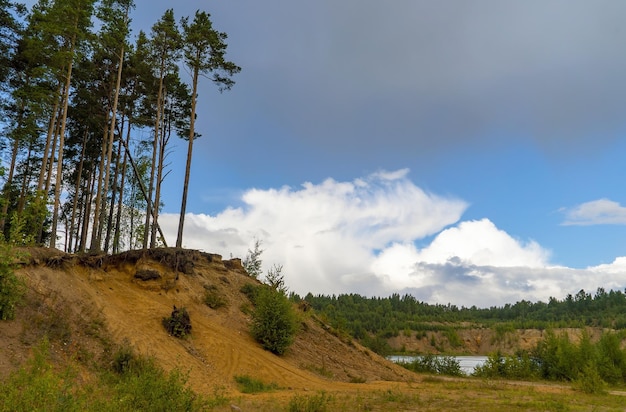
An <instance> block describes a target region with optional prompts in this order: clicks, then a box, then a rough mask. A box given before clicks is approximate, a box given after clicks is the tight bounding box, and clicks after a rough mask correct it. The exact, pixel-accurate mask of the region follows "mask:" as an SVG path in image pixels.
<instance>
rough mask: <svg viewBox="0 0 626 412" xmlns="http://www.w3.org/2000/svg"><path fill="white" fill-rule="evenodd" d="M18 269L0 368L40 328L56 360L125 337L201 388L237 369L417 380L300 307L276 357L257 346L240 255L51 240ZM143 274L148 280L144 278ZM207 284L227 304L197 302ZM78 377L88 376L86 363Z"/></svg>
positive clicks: (228, 385)
mask: <svg viewBox="0 0 626 412" xmlns="http://www.w3.org/2000/svg"><path fill="white" fill-rule="evenodd" d="M20 253H21V257H20V261H21V265H20V268H19V269H18V271H17V273H18V274H19V275H20V276H22V277H23V278H24V279H25V280H26V283H27V286H28V293H27V296H26V302H27V304H26V305H23V306H22V307H20V308H19V310H18V314H17V318H16V320H14V321H10V322H2V323H0V371H2V372H1V373H2V375H3V376H6V375H7V374H8V373H9V372H10V371H11V370H15V369H16V368H17V367H18V366H19V365H20V364H21V363H22V362H23V361H24V360H25V359H26V358H28V356H29V354H30V353H31V351H32V347H33V346H34V345H36V344H37V343H38V342H39V341H40V340H41V339H42V338H43V336H44V335H47V336H48V337H49V339H50V342H51V348H52V355H51V356H52V358H53V360H56V361H57V362H59V363H60V362H63V361H64V360H66V359H70V358H71V359H77V360H80V361H83V363H84V364H88V363H89V362H90V361H91V360H97V359H100V358H102V357H103V356H104V354H105V353H106V352H107V351H111V350H112V347H116V346H119V345H124V344H129V345H130V346H131V347H132V348H134V350H135V351H137V352H138V353H141V354H145V355H150V356H153V357H154V358H155V359H156V360H157V361H158V363H159V364H160V365H161V366H163V367H164V368H165V369H166V370H171V369H173V368H179V369H181V370H183V371H189V383H190V385H191V386H192V388H193V389H194V390H196V391H198V392H202V393H213V392H214V391H215V390H216V389H219V390H222V391H225V392H226V393H234V392H235V391H236V387H235V382H234V379H233V377H234V376H237V375H249V376H252V377H254V378H257V379H260V380H262V381H264V382H273V383H276V384H277V385H279V386H280V387H284V388H290V389H294V390H330V389H337V388H338V387H345V388H346V389H349V388H350V387H354V386H357V384H354V383H350V382H351V381H352V382H363V381H366V382H375V381H395V382H398V381H405V382H408V381H414V380H415V378H416V375H413V374H412V373H410V372H408V371H406V370H405V369H403V368H401V367H398V366H396V365H394V364H393V363H391V362H388V361H387V360H385V359H384V358H382V357H380V356H378V355H376V354H374V353H372V352H371V351H369V350H367V349H365V348H363V347H361V346H360V345H359V344H358V343H356V342H354V341H352V340H350V339H348V338H346V337H338V336H335V335H334V334H332V333H331V332H330V331H329V330H328V328H327V327H326V326H325V325H324V324H323V323H322V322H320V321H319V320H318V319H317V318H316V317H315V316H314V315H312V314H311V313H310V311H309V312H306V311H304V312H303V311H302V310H299V313H300V317H301V319H302V321H301V328H300V332H299V333H298V336H297V339H296V341H295V343H294V344H293V345H292V346H291V347H290V348H289V349H288V351H287V353H286V354H285V355H284V356H282V357H279V356H276V355H273V354H271V353H270V352H267V351H265V350H263V349H262V348H261V347H260V345H259V344H258V343H256V342H255V341H254V340H253V339H252V338H251V337H250V334H249V324H250V316H249V315H248V314H247V313H249V309H250V308H251V304H250V302H249V300H248V298H247V297H246V296H245V295H244V294H243V293H242V292H240V289H241V287H242V286H243V285H245V284H247V283H253V284H257V283H258V281H257V280H255V279H252V278H250V277H249V276H248V275H247V274H246V273H245V271H244V270H243V268H242V266H241V263H240V261H239V259H232V260H222V258H221V257H220V256H219V255H214V254H207V253H201V252H198V251H191V250H182V249H174V248H166V249H155V250H148V251H131V252H126V253H123V254H119V255H114V256H107V255H69V254H65V253H63V252H60V251H57V250H50V249H43V248H38V249H26V250H22V251H21V252H20ZM141 278H143V279H146V280H142V279H141ZM207 289H211V290H214V291H216V292H218V293H219V294H220V295H221V296H223V297H224V299H225V300H226V302H227V303H226V305H225V306H224V307H220V308H218V309H217V310H214V309H211V308H209V307H208V306H207V305H206V304H204V303H203V301H202V300H203V296H204V293H205V291H206V290H207ZM173 306H177V307H185V308H187V310H188V311H189V314H190V316H191V323H192V328H193V329H192V333H191V336H190V337H188V338H185V339H177V338H174V337H172V336H169V335H168V333H167V332H166V330H165V329H164V328H163V326H162V324H161V321H162V318H164V317H167V316H169V315H170V313H171V311H172V308H173ZM84 374H85V376H84V378H85V379H90V377H89V372H88V370H87V368H85V371H84Z"/></svg>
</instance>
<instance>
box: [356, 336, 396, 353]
mask: <svg viewBox="0 0 626 412" xmlns="http://www.w3.org/2000/svg"><path fill="white" fill-rule="evenodd" d="M361 341H362V343H363V346H365V347H366V348H369V349H370V350H371V351H372V352H374V353H377V354H379V355H380V356H389V355H391V353H392V352H393V350H392V349H391V346H389V342H387V339H385V338H383V337H382V336H374V337H373V338H372V337H370V336H367V335H366V336H364V337H363V339H361Z"/></svg>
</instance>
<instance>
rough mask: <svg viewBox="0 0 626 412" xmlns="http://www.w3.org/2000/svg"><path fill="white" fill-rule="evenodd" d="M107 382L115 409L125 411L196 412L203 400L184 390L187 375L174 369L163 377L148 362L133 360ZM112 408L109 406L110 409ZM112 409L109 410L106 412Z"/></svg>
mask: <svg viewBox="0 0 626 412" xmlns="http://www.w3.org/2000/svg"><path fill="white" fill-rule="evenodd" d="M133 363H134V365H136V366H137V367H135V368H131V369H129V370H128V371H127V372H125V373H122V374H121V375H120V376H119V377H117V378H116V379H114V380H113V381H112V382H111V385H112V386H113V390H114V394H115V397H114V399H115V403H116V405H115V409H116V410H120V409H121V410H127V411H146V410H152V411H196V410H202V409H203V407H204V404H205V403H206V400H204V399H202V398H201V397H199V396H198V395H196V394H195V393H194V392H193V391H192V390H191V389H190V388H189V387H188V386H187V379H188V377H187V375H185V374H183V373H182V372H180V371H179V370H176V369H174V370H173V371H171V372H170V373H165V372H164V371H163V370H162V369H161V368H160V367H159V366H158V365H157V364H156V362H154V360H152V359H142V360H135V361H134V362H133ZM111 406H112V405H111ZM113 409H114V408H113V407H111V408H110V410H113Z"/></svg>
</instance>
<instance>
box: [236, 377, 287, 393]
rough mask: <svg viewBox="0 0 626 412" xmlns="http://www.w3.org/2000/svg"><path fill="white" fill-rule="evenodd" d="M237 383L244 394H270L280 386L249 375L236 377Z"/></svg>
mask: <svg viewBox="0 0 626 412" xmlns="http://www.w3.org/2000/svg"><path fill="white" fill-rule="evenodd" d="M235 382H237V385H238V386H239V390H240V391H241V392H243V393H260V392H270V391H273V390H276V389H278V385H277V384H275V383H269V384H268V383H264V382H263V381H261V380H259V379H256V378H253V377H251V376H249V375H237V376H235Z"/></svg>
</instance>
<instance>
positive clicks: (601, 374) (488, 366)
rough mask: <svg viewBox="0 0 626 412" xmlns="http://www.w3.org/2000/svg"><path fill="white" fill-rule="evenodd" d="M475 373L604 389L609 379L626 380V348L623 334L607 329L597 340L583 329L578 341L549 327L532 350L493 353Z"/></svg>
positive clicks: (593, 390) (586, 389) (587, 389)
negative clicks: (623, 346) (625, 347)
mask: <svg viewBox="0 0 626 412" xmlns="http://www.w3.org/2000/svg"><path fill="white" fill-rule="evenodd" d="M474 376H479V377H485V378H496V377H497V378H506V379H538V378H541V379H546V380H554V381H568V382H573V383H574V385H575V387H577V388H578V389H580V390H581V391H583V392H587V393H601V392H602V391H604V387H605V385H606V384H607V383H610V384H613V385H616V384H623V383H624V382H626V350H624V349H622V348H621V334H617V333H613V332H605V333H603V334H602V336H601V337H600V339H599V341H598V342H596V343H593V342H592V341H591V339H590V338H589V336H588V335H587V334H586V333H584V332H583V334H582V336H581V337H580V339H579V341H578V343H574V342H572V341H571V340H570V339H569V337H568V335H567V334H565V333H562V334H560V335H556V334H555V333H554V332H552V331H550V330H549V331H546V335H545V338H544V339H543V340H542V341H540V342H538V343H537V345H536V346H535V348H534V349H533V350H532V351H531V352H530V353H527V352H520V353H518V354H516V355H514V356H503V355H501V354H500V353H499V352H498V353H495V354H492V355H490V356H489V358H488V360H487V362H485V363H484V364H483V365H482V366H479V367H477V368H476V369H475V371H474Z"/></svg>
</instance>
